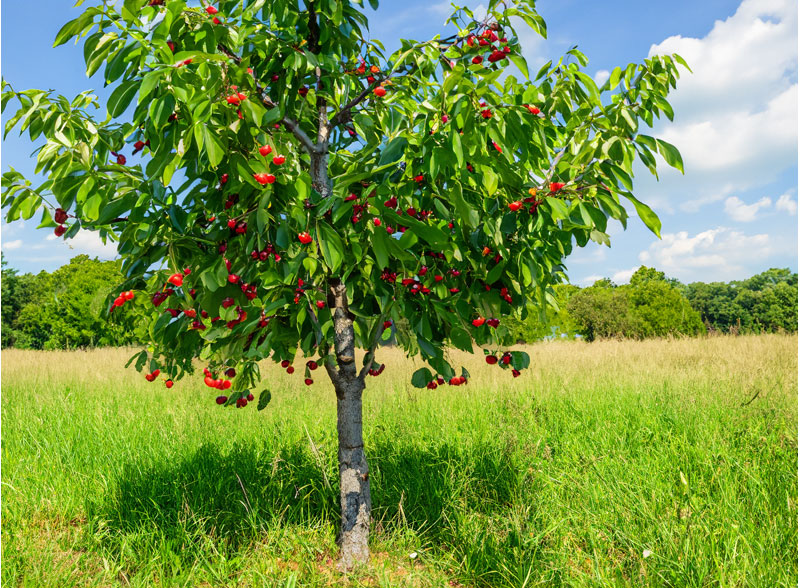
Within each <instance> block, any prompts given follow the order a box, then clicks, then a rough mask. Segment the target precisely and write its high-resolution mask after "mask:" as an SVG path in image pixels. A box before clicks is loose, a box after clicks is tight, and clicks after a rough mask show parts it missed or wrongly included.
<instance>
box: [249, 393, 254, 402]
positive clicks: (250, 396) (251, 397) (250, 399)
mask: <svg viewBox="0 0 800 588" xmlns="http://www.w3.org/2000/svg"><path fill="white" fill-rule="evenodd" d="M254 399H255V396H253V393H252V392H251V393H250V394H248V395H247V401H248V402H253V400H254Z"/></svg>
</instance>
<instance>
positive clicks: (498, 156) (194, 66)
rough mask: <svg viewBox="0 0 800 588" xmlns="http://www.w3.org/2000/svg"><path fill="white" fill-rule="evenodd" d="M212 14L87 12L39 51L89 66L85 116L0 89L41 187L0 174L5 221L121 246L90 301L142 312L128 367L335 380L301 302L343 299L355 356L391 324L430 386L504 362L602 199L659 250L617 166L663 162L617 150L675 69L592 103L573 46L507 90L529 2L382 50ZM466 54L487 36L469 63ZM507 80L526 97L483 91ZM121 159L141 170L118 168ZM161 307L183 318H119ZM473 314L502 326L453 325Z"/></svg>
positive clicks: (311, 19)
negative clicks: (100, 297) (91, 79)
mask: <svg viewBox="0 0 800 588" xmlns="http://www.w3.org/2000/svg"><path fill="white" fill-rule="evenodd" d="M151 4H152V5H151ZM219 8H220V13H219V14H218V15H217V16H216V17H215V20H213V21H212V18H211V17H210V16H209V15H208V14H206V13H205V12H204V11H202V10H201V9H199V8H194V7H190V6H187V3H186V2H185V1H183V0H171V1H170V2H166V3H148V4H147V5H144V6H143V5H142V3H138V2H136V3H135V2H129V1H126V2H124V3H122V5H120V4H119V3H117V4H109V3H104V4H103V5H102V7H99V6H95V7H90V8H88V9H86V10H85V12H84V13H83V14H82V15H80V16H79V17H77V18H76V19H75V20H73V21H71V22H70V23H67V24H66V25H64V27H63V28H62V29H61V31H60V32H59V34H58V36H57V38H56V45H58V44H61V43H65V42H67V41H69V40H71V39H73V38H75V39H76V40H82V42H83V46H84V56H85V60H86V67H87V73H88V74H89V75H92V74H94V73H95V72H101V73H102V77H103V80H104V82H105V83H106V84H108V85H109V86H110V87H111V88H112V91H111V97H110V99H109V101H108V104H107V105H106V106H107V114H108V116H105V114H106V113H101V115H100V116H99V117H96V116H94V115H93V114H91V113H90V111H91V110H92V109H97V108H99V104H98V103H97V100H96V99H95V97H94V96H92V95H90V94H89V93H83V94H81V95H79V96H78V97H77V98H75V99H74V100H72V101H70V100H68V99H66V98H64V97H60V96H55V95H54V94H53V93H52V92H45V91H42V90H26V91H22V92H20V91H16V90H14V89H13V88H12V87H11V85H10V84H8V83H7V82H6V81H4V82H3V100H2V104H3V108H4V109H5V108H6V107H8V105H10V104H16V111H15V112H14V113H13V114H11V115H10V116H9V117H8V118H7V122H6V125H5V132H6V133H8V132H10V131H11V130H12V129H14V128H18V129H19V131H20V133H22V132H25V131H27V132H28V134H29V136H30V138H31V140H39V141H42V142H43V146H42V148H41V149H39V150H38V152H37V165H36V172H37V173H41V174H44V175H45V176H46V177H47V180H46V182H45V183H44V184H42V185H40V186H33V185H32V183H31V182H30V181H29V180H27V179H26V178H24V177H23V176H22V175H21V174H20V173H18V172H17V171H15V170H13V169H12V170H10V171H8V172H6V173H5V174H4V175H3V183H2V187H3V195H2V205H3V206H4V207H5V208H6V217H7V219H8V220H9V221H14V220H17V219H19V218H23V219H29V218H31V217H32V216H33V215H35V214H37V212H38V213H41V214H42V225H43V226H48V227H52V226H54V224H55V221H54V212H55V209H57V208H60V209H63V210H65V211H68V212H69V213H70V214H71V215H72V217H71V219H70V220H68V221H66V222H65V223H63V224H62V226H60V227H59V228H58V229H57V230H58V231H65V233H66V234H65V238H71V237H73V236H75V235H76V234H77V233H78V232H79V231H82V230H90V231H97V232H99V234H100V236H101V238H102V239H104V240H107V239H111V240H113V241H116V242H118V243H119V246H118V250H119V253H120V255H121V257H122V272H123V275H124V280H123V281H122V283H119V284H117V285H116V287H115V288H113V290H111V291H109V293H108V298H107V299H106V304H105V308H106V309H108V308H110V307H111V301H112V300H113V299H114V298H115V297H116V296H117V295H118V294H119V293H120V292H121V291H127V290H135V291H136V292H137V293H138V294H139V296H138V297H137V303H135V304H132V305H130V307H129V308H130V309H131V311H132V312H135V313H136V314H137V324H138V327H137V336H141V337H143V338H145V339H146V340H148V341H149V342H150V344H151V351H152V353H151V355H152V359H153V360H154V361H153V362H151V364H150V366H149V369H152V368H153V364H155V365H158V366H160V367H161V369H162V371H163V372H164V373H166V374H169V375H170V376H171V377H172V378H178V377H180V376H181V375H183V373H184V372H185V371H191V370H192V369H193V368H192V365H193V364H192V361H193V359H195V358H200V359H201V360H203V361H205V362H208V363H209V364H212V365H222V364H227V365H231V364H236V365H237V366H239V367H238V371H241V372H246V373H253V374H254V377H256V376H257V371H256V368H255V365H256V362H257V360H259V359H261V358H265V357H271V358H273V359H275V360H279V359H281V358H286V357H293V356H294V355H295V354H297V353H298V352H299V353H302V354H303V355H305V356H310V355H318V356H319V358H320V360H321V361H323V362H326V361H332V360H333V354H332V345H333V336H334V333H333V321H332V313H331V309H329V308H322V309H319V308H318V307H317V305H316V302H319V301H323V300H324V299H325V298H326V289H327V288H328V287H330V285H331V284H333V283H339V282H343V283H344V284H346V288H347V298H348V302H349V311H350V312H351V313H352V314H353V316H354V317H355V319H354V320H355V325H354V331H355V340H356V345H357V346H359V347H361V348H365V349H369V348H373V347H374V345H375V338H374V333H375V332H376V331H377V330H378V327H379V323H381V322H382V321H384V320H386V319H387V318H391V319H393V321H394V322H395V323H397V322H399V321H400V319H401V318H405V319H407V320H408V327H409V329H408V331H407V332H406V331H403V330H400V331H398V342H399V343H400V344H401V345H403V346H404V347H405V349H406V350H407V352H409V353H414V354H416V353H419V354H421V355H422V358H423V359H424V360H425V361H426V362H427V363H428V364H429V365H430V367H431V368H432V370H433V372H434V373H436V374H441V375H443V376H450V375H453V374H454V373H455V370H454V369H453V368H452V366H451V365H450V364H449V363H448V361H447V359H446V356H445V351H444V350H445V349H446V348H447V347H448V346H451V345H455V346H457V347H462V348H465V347H467V346H471V345H472V342H474V343H476V344H477V345H480V346H486V347H491V348H497V347H500V346H505V345H508V344H510V343H513V342H514V340H515V336H514V333H512V332H511V329H509V327H508V326H507V325H506V324H505V319H506V318H507V317H509V316H517V317H519V318H521V320H525V318H526V317H527V313H528V308H529V307H531V308H533V309H534V312H536V313H540V312H541V311H542V309H543V307H544V306H545V305H546V304H547V303H548V301H551V302H552V300H550V299H551V298H552V293H551V290H550V289H551V288H552V286H553V285H555V284H558V283H560V282H563V281H565V279H566V276H565V272H564V265H563V262H564V259H565V258H566V257H567V256H568V255H569V254H570V252H571V251H572V249H573V247H574V245H575V244H577V245H579V246H583V245H585V244H586V243H587V242H588V241H589V239H593V240H595V241H598V242H603V243H608V242H609V236H608V233H607V225H608V222H609V221H610V220H616V221H619V222H621V223H622V224H623V225H624V224H625V223H626V222H627V213H626V211H625V208H624V207H623V206H622V204H621V202H622V201H623V199H624V200H628V201H630V202H632V203H633V204H634V206H635V209H636V212H637V214H638V215H639V217H640V218H641V219H642V220H643V222H644V223H645V224H646V225H647V226H648V227H649V228H650V229H651V230H652V231H653V232H654V233H656V234H658V232H659V230H660V221H659V220H658V218H657V217H656V215H655V214H654V213H653V211H652V210H651V209H650V208H649V207H648V206H647V205H646V204H645V203H643V202H640V201H639V200H638V199H636V197H635V196H634V195H633V194H632V192H631V191H632V173H633V167H634V161H635V160H636V159H637V158H638V159H640V160H641V161H643V162H644V163H645V165H646V166H647V167H648V169H649V170H650V171H651V172H652V173H656V167H655V165H656V163H655V161H656V155H657V154H660V156H661V157H663V159H664V160H665V161H666V162H667V164H669V165H671V166H673V167H676V168H677V169H682V161H681V159H680V155H679V154H678V153H677V151H676V150H675V148H674V147H672V146H671V145H669V144H668V143H665V142H664V141H663V140H661V139H657V138H653V137H650V136H648V135H645V134H642V133H641V132H640V131H641V130H642V129H643V128H644V127H645V126H652V125H653V122H654V119H655V118H657V117H660V116H661V114H665V115H666V116H667V117H668V118H671V117H672V109H671V108H670V106H669V104H668V103H667V101H666V96H667V94H668V93H669V91H670V90H671V89H672V88H674V87H675V86H676V83H677V78H678V75H679V72H678V65H679V64H682V63H683V60H682V59H680V57H678V56H654V57H651V58H648V59H646V60H645V61H644V62H643V63H641V64H629V65H628V66H627V67H625V68H624V69H620V68H618V69H616V70H615V71H614V74H612V76H611V79H609V80H608V81H607V82H606V83H605V84H604V85H603V86H602V87H599V88H598V87H597V85H596V84H595V82H594V81H593V79H592V78H591V76H590V75H589V74H588V73H587V71H588V70H587V69H586V68H587V63H588V60H587V59H586V57H585V56H584V55H583V54H582V53H581V52H580V51H578V50H577V49H572V50H570V51H569V52H568V54H567V55H565V56H563V57H562V58H560V59H558V60H557V61H556V62H550V63H547V64H546V65H545V66H544V67H542V68H541V69H540V70H539V72H538V73H537V74H536V75H535V76H530V75H529V72H528V69H527V65H526V64H525V62H524V59H523V58H522V57H521V55H520V49H521V48H520V43H519V38H520V36H521V34H527V33H524V32H523V33H521V34H518V32H517V31H516V30H515V29H514V24H515V23H519V24H522V23H524V25H523V26H527V27H531V28H532V29H533V30H534V31H535V32H537V33H539V34H542V35H544V34H545V31H546V27H545V24H544V22H543V20H542V19H541V17H540V16H539V15H538V14H537V13H536V11H535V8H534V3H533V2H532V1H529V0H520V1H517V2H513V3H505V2H504V3H498V2H494V1H493V2H490V3H489V5H488V17H487V18H486V19H484V20H481V21H477V20H475V19H474V18H473V16H472V12H471V11H470V10H469V9H468V8H466V7H462V8H457V7H456V8H455V12H454V14H453V16H452V17H451V18H450V19H449V20H448V25H449V26H451V27H453V28H452V29H451V30H456V33H455V34H453V35H451V36H449V37H441V36H437V37H436V38H434V39H432V40H429V41H423V42H417V41H412V40H403V41H402V46H401V47H400V49H399V50H398V51H396V52H395V53H393V54H391V55H386V53H385V51H384V49H383V46H382V45H381V43H380V42H379V41H373V40H370V38H369V37H368V35H367V34H366V30H367V28H368V19H367V16H366V14H365V13H364V12H363V10H364V9H363V7H362V6H361V3H356V2H349V1H347V0H337V1H330V2H329V1H325V2H314V3H309V4H306V5H305V6H302V7H300V6H298V5H296V4H287V3H285V2H272V3H265V2H262V1H260V0H248V1H245V2H239V3H236V2H228V1H226V2H222V3H220V5H219ZM474 35H478V36H479V38H482V39H489V44H493V43H495V45H493V46H494V47H495V51H494V54H493V56H492V58H491V59H485V58H486V57H487V55H485V53H486V50H485V49H484V48H483V47H482V46H480V45H479V43H478V42H477V41H476V39H475V37H474ZM502 39H505V41H503V40H502ZM501 46H502V47H504V48H505V49H504V50H505V52H503V51H501V50H500V47H501ZM511 62H513V63H514V64H515V65H516V67H517V68H518V69H519V71H520V72H521V73H522V75H523V77H524V79H522V80H520V79H518V78H517V76H516V75H514V74H513V73H510V72H509V75H504V73H506V72H505V68H506V67H507V66H508V65H509V64H510V63H511ZM684 66H685V64H684ZM368 75H372V76H374V80H372V81H371V80H369V79H366V78H367V76H368ZM263 146H269V147H270V148H271V149H272V154H273V155H272V156H274V155H275V154H280V155H281V156H285V162H284V163H282V164H280V163H277V162H276V161H274V160H273V159H272V156H271V157H266V158H265V157H264V156H262V155H260V154H259V147H263ZM131 148H133V151H134V153H139V152H141V155H136V156H135V157H134V155H133V154H131V155H129V156H127V155H121V154H122V153H123V152H124V151H127V150H128V149H131ZM273 180H274V181H273ZM349 195H352V197H350V196H349ZM512 202H515V203H516V202H522V203H523V204H524V207H522V208H521V209H520V210H518V211H516V212H510V209H509V206H508V205H509V204H510V203H512ZM374 220H379V221H381V224H380V225H378V224H377V223H373V221H374ZM228 221H231V222H232V226H237V227H240V228H242V231H241V232H234V230H232V229H231V228H229V226H228ZM245 223H246V225H247V227H246V228H244V226H245ZM387 228H388V230H389V232H388V233H387ZM305 233H308V234H309V235H310V236H309V239H310V243H303V242H300V241H299V240H298V237H299V235H300V234H305ZM389 233H391V235H392V236H391V237H390V236H388V235H389ZM304 239H305V235H304ZM269 247H274V249H273V250H272V253H271V254H270V257H269V259H268V261H256V262H254V261H253V258H252V253H253V252H256V256H257V253H258V252H259V251H264V250H266V249H267V248H269ZM223 251H224V253H223ZM275 254H277V255H279V256H280V261H278V258H277V257H275ZM223 256H224V258H225V259H226V260H227V261H228V262H229V263H230V268H229V269H227V268H226V266H225V264H224V263H223V259H222V257H223ZM422 267H426V268H428V272H427V274H424V273H422ZM184 269H188V270H189V271H190V273H187V274H186V275H185V277H184V280H183V285H182V286H174V287H173V286H169V285H168V284H167V278H168V277H169V276H170V275H171V274H173V273H177V272H182V271H183V270H184ZM229 274H231V275H233V276H235V277H236V278H238V281H237V279H236V278H235V277H230V278H229ZM395 274H396V275H395ZM435 276H442V277H443V280H442V281H435V280H434V277H435ZM300 280H302V281H303V285H302V286H300ZM242 286H249V287H250V288H251V289H250V290H248V289H247V288H246V287H245V288H242ZM160 293H164V294H166V295H167V296H168V297H169V299H170V302H169V305H171V306H173V307H175V308H178V309H181V310H189V311H192V310H193V311H195V313H196V317H191V316H188V315H186V314H185V313H184V314H181V315H180V316H179V317H175V318H173V317H170V316H167V315H165V314H164V308H165V307H162V306H161V305H160V304H156V303H155V300H154V304H153V305H146V304H142V303H141V302H139V301H140V300H141V298H142V297H143V296H144V295H147V296H157V297H158V296H160ZM251 294H252V295H251ZM226 297H231V298H234V299H235V307H234V308H233V310H230V311H229V312H228V314H227V315H226V313H225V312H223V310H225V309H221V308H220V303H221V301H222V300H223V299H224V298H226ZM126 308H127V307H126ZM520 309H521V313H520ZM234 311H235V312H234ZM231 313H234V315H235V317H238V318H235V317H234V316H228V315H230V314H231ZM218 316H219V317H221V319H219V321H218V320H217V317H218ZM479 316H484V317H496V318H499V319H502V320H501V323H500V325H499V326H498V327H497V328H496V329H495V328H491V327H489V326H481V327H479V328H473V327H472V326H471V321H472V320H473V319H475V318H476V317H479ZM57 318H58V317H57V316H53V315H46V316H43V317H39V318H37V319H36V321H38V322H36V321H34V320H33V318H30V319H26V320H28V321H29V324H33V323H34V322H36V324H45V323H47V322H51V321H54V320H57ZM66 337H67V338H69V340H70V341H73V340H75V338H77V339H82V338H83V339H85V338H86V335H85V333H80V332H70V334H69V335H68V336H66ZM467 338H469V339H471V340H472V342H471V341H467V340H466V339H467Z"/></svg>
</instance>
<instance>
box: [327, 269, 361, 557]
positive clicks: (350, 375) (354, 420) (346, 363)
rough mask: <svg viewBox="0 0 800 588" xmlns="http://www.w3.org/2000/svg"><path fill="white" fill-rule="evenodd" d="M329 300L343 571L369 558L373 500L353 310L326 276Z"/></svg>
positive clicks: (340, 289)
mask: <svg viewBox="0 0 800 588" xmlns="http://www.w3.org/2000/svg"><path fill="white" fill-rule="evenodd" d="M328 304H329V306H330V307H331V308H333V309H334V311H333V324H334V344H335V353H336V363H337V365H338V366H339V369H338V372H335V371H332V370H331V369H329V373H330V374H331V379H332V380H333V384H334V388H335V390H336V430H337V432H338V435H339V493H340V497H339V498H340V502H341V509H342V512H341V514H342V523H341V529H340V532H339V540H338V542H339V546H340V550H341V551H340V555H339V563H338V567H339V569H341V570H343V571H346V570H350V569H352V568H353V567H355V566H356V565H357V564H360V563H366V562H367V560H368V559H369V546H368V540H369V524H370V510H371V508H372V501H371V498H370V492H369V468H368V466H367V457H366V454H365V453H364V437H363V435H362V411H361V396H362V392H363V391H364V380H363V379H361V378H359V377H358V374H357V371H356V365H355V333H354V332H353V315H352V314H350V311H349V310H348V307H347V289H346V288H345V285H344V284H343V283H342V282H341V281H339V280H335V279H334V280H331V282H330V284H329V291H328Z"/></svg>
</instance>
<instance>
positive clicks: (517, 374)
mask: <svg viewBox="0 0 800 588" xmlns="http://www.w3.org/2000/svg"><path fill="white" fill-rule="evenodd" d="M511 373H512V374H513V375H514V377H515V378H517V377H519V370H515V369H512V370H511Z"/></svg>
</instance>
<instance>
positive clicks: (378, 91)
mask: <svg viewBox="0 0 800 588" xmlns="http://www.w3.org/2000/svg"><path fill="white" fill-rule="evenodd" d="M375 95H376V96H377V97H378V98H383V97H384V96H386V88H375Z"/></svg>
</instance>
